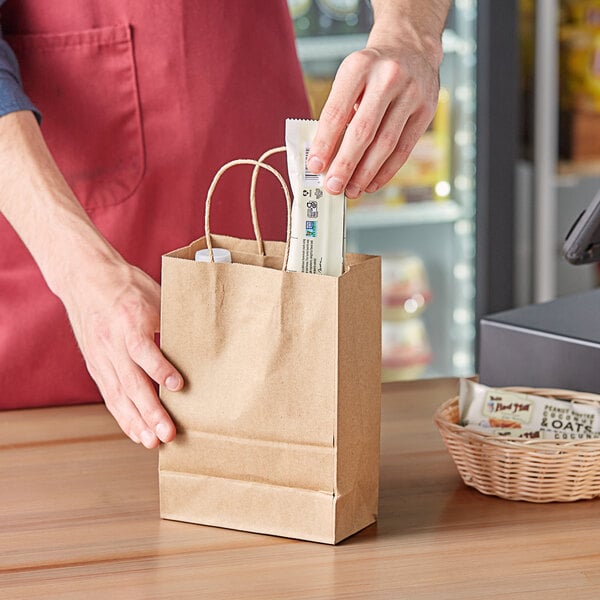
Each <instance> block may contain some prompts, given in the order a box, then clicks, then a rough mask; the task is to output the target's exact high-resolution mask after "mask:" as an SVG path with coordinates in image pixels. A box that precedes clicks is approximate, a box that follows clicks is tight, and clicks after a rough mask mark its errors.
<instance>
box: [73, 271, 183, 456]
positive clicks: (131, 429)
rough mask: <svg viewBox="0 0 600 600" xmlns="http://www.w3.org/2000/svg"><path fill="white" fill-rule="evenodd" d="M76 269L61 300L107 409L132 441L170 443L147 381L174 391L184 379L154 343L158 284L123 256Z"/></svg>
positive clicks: (170, 431)
mask: <svg viewBox="0 0 600 600" xmlns="http://www.w3.org/2000/svg"><path fill="white" fill-rule="evenodd" d="M81 273H83V274H81V275H80V276H79V277H78V278H77V282H73V285H74V287H73V289H71V290H70V291H69V293H68V294H66V295H63V297H62V300H63V302H64V304H65V307H66V309H67V313H68V315H69V319H70V321H71V325H72V327H73V331H74V334H75V337H76V339H77V342H78V343H79V347H80V349H81V352H82V354H83V356H84V358H85V362H86V365H87V368H88V371H89V372H90V375H91V376H92V378H93V379H94V381H95V382H96V384H97V385H98V388H99V390H100V392H101V394H102V396H103V398H104V402H105V403H106V407H107V408H108V410H109V411H110V413H111V414H112V415H113V416H114V418H115V419H116V421H117V423H118V424H119V426H120V427H121V429H122V430H123V431H124V432H125V433H126V434H127V435H128V436H129V437H130V438H131V439H132V440H133V441H134V442H136V443H140V442H141V443H142V444H143V445H144V446H145V447H146V448H155V447H156V446H158V444H159V440H160V441H162V442H169V441H171V440H172V439H173V438H174V437H175V426H174V424H173V421H172V420H171V417H170V416H169V414H168V413H167V411H166V410H165V409H164V407H163V406H162V404H161V402H160V400H159V398H158V396H157V394H156V391H155V388H154V385H153V384H152V380H154V381H156V382H157V383H159V384H161V385H164V386H166V387H167V388H168V389H169V390H172V391H177V390H179V389H181V388H182V386H183V378H182V377H181V375H180V374H179V373H178V372H177V370H176V369H175V367H174V366H173V365H171V363H170V362H169V361H168V360H167V359H166V358H165V357H164V356H163V355H162V353H161V352H160V350H159V348H158V347H157V346H156V344H155V342H154V334H155V332H157V331H158V327H159V315H160V286H159V285H158V284H157V283H156V282H155V281H154V280H153V279H152V278H151V277H149V276H148V275H146V274H145V273H144V272H142V271H141V270H139V269H137V268H136V267H133V266H131V265H129V264H127V263H126V262H124V261H122V260H120V261H117V262H113V263H104V264H102V265H95V266H94V270H93V272H91V273H90V276H89V277H86V275H85V273H84V271H81Z"/></svg>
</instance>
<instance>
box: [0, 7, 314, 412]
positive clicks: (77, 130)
mask: <svg viewBox="0 0 600 600" xmlns="http://www.w3.org/2000/svg"><path fill="white" fill-rule="evenodd" d="M1 14H2V27H3V31H4V34H5V35H6V39H7V40H8V41H9V43H10V44H11V45H12V46H13V48H14V50H15V52H16V54H17V57H18V58H19V63H20V66H21V74H22V78H23V85H24V88H25V91H26V92H27V93H28V94H29V95H30V97H31V99H32V100H33V102H34V103H35V104H36V105H37V106H38V108H39V109H40V110H41V112H42V115H43V122H42V131H43V132H44V136H45V138H46V140H47V142H48V145H49V146H50V149H51V151H52V152H53V154H54V157H55V158H56V161H57V163H58V165H59V167H60V168H61V170H62V172H63V174H64V175H65V176H66V179H67V181H68V182H69V184H70V185H71V187H72V188H73V190H74V191H75V193H76V195H77V197H78V198H79V201H80V202H81V203H82V204H83V206H84V207H85V209H86V210H87V212H88V213H89V214H90V216H91V218H92V219H93V221H94V222H95V224H96V226H97V227H98V228H99V229H100V231H102V233H103V234H104V235H105V236H106V238H107V239H108V240H109V241H110V242H111V243H112V244H113V245H114V246H115V247H116V248H117V249H118V250H119V252H120V253H121V254H122V255H123V256H124V257H125V258H126V259H127V260H128V261H130V262H131V263H133V264H135V265H137V266H139V267H141V268H142V269H143V270H144V271H146V272H147V273H149V274H150V275H152V276H153V277H154V278H155V279H157V280H158V279H159V276H160V256H161V254H163V253H165V252H167V251H169V250H172V249H174V248H177V247H179V246H182V245H185V244H187V243H189V242H190V241H191V240H192V239H194V238H197V237H199V236H200V235H202V226H203V219H204V199H205V196H206V191H207V189H208V186H209V184H210V180H211V178H212V176H213V174H214V173H215V171H216V170H217V169H218V167H220V166H221V165H222V164H223V163H225V162H227V161H229V160H231V159H233V158H248V157H250V158H254V157H257V156H259V155H260V154H261V153H262V152H263V151H264V150H266V149H268V148H271V147H273V146H279V145H281V144H282V143H283V142H284V119H285V118H286V117H307V116H308V114H309V109H308V104H307V101H306V97H305V93H304V86H303V83H302V76H301V71H300V68H299V65H298V61H297V59H296V55H295V50H294V40H293V30H292V26H291V23H290V19H289V15H288V9H287V5H286V2H285V0H261V2H221V1H218V0H212V1H202V2H201V1H200V0H96V1H89V2H82V1H81V0H46V1H44V0H8V1H7V2H6V4H5V5H4V6H3V8H2V13H1ZM273 164H275V165H276V166H278V168H280V169H284V168H285V165H284V162H283V160H282V161H280V162H277V161H274V163H273ZM249 177H250V168H249V167H248V168H244V167H239V168H238V169H237V170H235V169H234V170H232V171H230V172H229V173H228V174H227V175H226V176H225V177H224V178H223V183H222V185H220V187H219V188H218V191H217V196H216V198H215V204H214V211H213V215H212V219H211V223H212V225H213V229H214V231H215V233H227V234H231V235H235V236H238V237H251V236H252V229H251V219H250V213H249V207H248V194H247V190H248V189H249ZM270 179H271V178H267V177H265V178H264V181H262V182H261V184H260V185H259V190H258V191H259V214H260V219H261V229H262V233H263V236H264V237H265V239H282V237H283V235H284V231H285V213H284V202H282V199H281V197H280V196H281V191H280V189H278V185H277V183H276V182H271V181H270ZM261 199H262V200H261ZM47 252H49V253H52V248H48V249H47ZM99 400H100V395H99V392H98V390H97V388H96V386H95V384H94V383H93V381H92V380H91V378H90V377H89V375H88V373H87V371H86V368H85V364H84V361H83V358H82V357H81V355H80V353H79V350H78V348H77V344H76V342H75V340H74V338H73V335H72V333H71V329H70V326H69V323H68V321H67V317H66V313H65V310H64V308H63V307H62V304H61V303H60V301H59V300H58V299H57V298H56V297H55V296H53V295H52V294H51V293H50V292H49V290H48V288H47V287H46V285H45V283H44V281H43V279H42V277H41V275H40V273H39V271H38V269H37V267H36V265H35V264H34V262H33V261H32V259H31V257H30V255H29V253H28V252H27V250H26V249H25V247H24V245H23V244H22V242H21V241H20V240H19V238H18V237H17V235H16V234H15V232H14V231H13V229H12V228H11V227H10V225H9V224H8V223H7V222H6V220H4V218H3V217H2V216H0V408H18V407H31V406H43V405H51V404H73V403H82V402H95V401H99Z"/></svg>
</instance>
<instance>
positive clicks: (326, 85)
mask: <svg viewBox="0 0 600 600" xmlns="http://www.w3.org/2000/svg"><path fill="white" fill-rule="evenodd" d="M304 85H305V87H306V93H307V95H308V100H309V102H310V110H311V113H312V117H313V119H319V117H320V116H321V111H322V110H323V107H324V106H325V102H326V101H327V98H328V97H329V92H331V86H332V85H333V77H315V76H313V75H305V76H304Z"/></svg>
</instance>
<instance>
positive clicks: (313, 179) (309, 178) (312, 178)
mask: <svg viewBox="0 0 600 600" xmlns="http://www.w3.org/2000/svg"><path fill="white" fill-rule="evenodd" d="M309 152H310V146H306V147H305V148H304V183H310V184H313V185H319V184H320V183H321V176H320V175H317V174H316V173H311V172H310V171H309V170H308V167H307V166H306V163H307V162H308V153H309Z"/></svg>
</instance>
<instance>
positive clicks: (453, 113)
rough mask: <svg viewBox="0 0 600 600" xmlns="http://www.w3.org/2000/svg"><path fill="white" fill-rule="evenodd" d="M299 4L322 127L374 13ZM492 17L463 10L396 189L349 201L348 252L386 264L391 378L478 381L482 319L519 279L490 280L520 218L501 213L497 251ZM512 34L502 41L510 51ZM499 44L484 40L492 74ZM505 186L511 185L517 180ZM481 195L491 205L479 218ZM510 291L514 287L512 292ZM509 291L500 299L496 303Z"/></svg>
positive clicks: (465, 0)
mask: <svg viewBox="0 0 600 600" xmlns="http://www.w3.org/2000/svg"><path fill="white" fill-rule="evenodd" d="M509 4H510V3H509ZM289 5H290V10H291V14H292V17H293V18H294V25H295V30H296V34H297V48H298V55H299V58H300V61H301V64H302V67H303V71H304V74H305V80H306V86H307V91H308V93H309V96H310V99H311V106H312V110H313V115H314V117H315V118H318V117H319V114H320V111H321V109H322V107H323V104H324V102H325V100H326V98H327V95H328V93H329V90H330V88H331V84H332V81H333V77H334V75H335V72H336V70H337V68H338V66H339V64H340V62H341V61H342V60H343V59H344V58H345V57H346V56H347V55H348V54H350V53H351V52H353V51H355V50H358V49H361V48H364V46H365V44H366V41H367V35H368V31H369V28H370V26H371V23H372V16H371V12H370V5H369V3H368V2H366V1H365V0H360V1H359V0H337V1H334V0H313V1H308V0H289ZM480 5H482V6H480ZM334 9H337V12H336V10H334ZM494 10H496V9H494V7H493V4H492V3H491V0H487V2H477V1H476V0H456V1H455V2H454V3H453V5H452V8H451V10H450V14H449V16H448V19H447V23H446V29H445V31H444V34H443V47H444V60H443V63H442V66H441V71H440V88H441V89H440V101H439V105H438V110H437V113H436V115H435V117H434V119H433V121H432V124H431V126H430V128H429V129H428V131H427V132H426V133H425V134H424V136H423V138H422V139H421V140H420V141H419V142H418V144H417V146H416V147H415V150H414V151H413V153H412V155H411V157H410V159H409V160H408V161H407V163H406V164H405V165H404V166H403V167H402V169H400V171H399V172H398V174H397V175H396V176H395V177H394V178H393V179H392V181H391V182H390V184H388V185H387V186H386V187H385V188H384V189H383V190H381V191H379V192H378V193H376V194H371V195H367V194H365V195H363V196H362V197H361V199H359V200H358V201H349V202H348V212H347V250H348V251H349V252H364V253H371V254H379V255H381V256H382V278H383V282H382V285H383V302H384V306H383V317H384V324H383V343H384V347H383V361H384V364H383V373H384V379H386V378H387V379H406V378H414V377H423V376H425V377H427V376H446V375H469V374H472V373H473V372H474V371H475V369H476V364H475V363H476V360H475V357H476V351H475V350H476V338H477V331H476V324H477V320H478V317H479V316H481V315H482V314H485V313H486V312H488V309H489V307H490V306H493V307H494V308H496V307H497V306H498V304H502V301H500V303H498V302H496V303H495V304H496V306H494V302H490V290H493V288H494V286H495V285H497V284H496V281H497V280H498V279H500V280H502V281H503V280H504V279H505V276H506V273H509V276H512V275H511V273H512V264H511V265H510V269H509V270H507V269H506V265H503V266H501V267H500V268H499V269H498V268H497V267H498V265H495V266H496V268H495V269H494V272H493V273H492V272H490V267H491V266H492V265H493V264H494V262H495V261H496V260H497V259H498V256H502V257H506V256H510V250H509V245H510V244H511V243H512V237H511V235H507V234H506V229H507V225H508V226H510V224H511V214H512V213H511V210H510V209H509V208H508V207H507V208H506V209H505V210H503V212H502V219H499V220H498V222H499V232H500V233H502V235H503V236H504V237H503V238H502V240H500V241H499V243H497V244H496V247H494V248H492V247H491V246H490V244H491V241H493V240H495V241H496V242H498V240H496V238H495V237H494V236H497V235H498V233H499V232H497V231H494V230H493V228H491V227H490V225H489V217H490V214H492V213H493V212H494V210H497V209H496V208H495V204H494V203H493V202H494V201H493V198H492V196H493V194H492V193H490V190H489V189H487V188H488V187H489V184H490V182H491V181H493V180H494V179H495V178H496V177H497V176H498V175H499V173H498V172H496V171H495V170H494V169H493V168H490V165H494V164H495V158H494V159H492V157H491V154H490V152H491V151H493V146H494V144H496V143H497V140H496V139H492V137H491V133H492V132H491V131H490V127H489V125H488V124H486V126H485V127H484V129H485V131H484V133H485V136H484V139H483V143H482V144H481V145H480V142H481V141H480V140H479V138H478V124H479V120H480V118H481V117H482V116H483V115H485V114H489V113H490V112H492V106H491V105H492V104H493V103H495V102H497V101H498V98H496V97H492V96H491V94H490V89H489V86H487V88H486V90H484V94H483V96H482V97H483V99H485V100H486V101H487V105H485V106H481V107H480V105H479V104H480V97H479V95H478V94H479V90H478V78H479V77H480V72H479V65H478V58H479V51H478V44H477V42H478V35H481V32H482V31H487V30H490V31H491V30H492V29H493V27H492V24H491V19H492V18H493V15H491V14H490V13H493V12H494ZM480 11H481V13H480ZM508 12H509V13H510V10H509V11H508ZM481 15H483V17H484V19H485V22H483V23H482V22H481V21H480V16H481ZM503 18H506V14H505V15H504V17H503ZM505 33H506V32H505ZM513 34H514V32H511V34H509V35H505V36H504V38H503V39H505V40H509V43H510V36H511V35H513ZM492 37H493V36H488V37H487V38H486V39H485V47H484V51H485V55H484V57H483V58H484V63H486V64H488V63H489V62H490V60H489V56H490V54H489V53H490V52H491V50H490V47H489V43H490V39H491V38H492ZM494 52H497V49H494ZM494 57H495V58H494V60H502V57H498V56H497V54H495V55H494ZM494 127H495V125H494ZM494 133H495V132H494ZM510 134H511V130H510V124H509V127H508V133H507V135H510ZM501 135H502V133H501ZM478 150H481V152H482V153H483V155H485V158H483V159H482V157H481V156H479V155H478ZM479 163H481V166H480V164H479ZM511 166H514V165H511ZM479 170H481V172H482V176H483V179H482V181H481V182H479V181H478V176H479V175H478V171H479ZM490 172H492V174H491V175H490ZM500 175H501V177H504V179H505V180H506V182H510V180H511V178H512V174H510V173H509V174H508V175H502V174H500ZM478 195H484V196H485V198H484V199H483V200H482V201H481V203H480V204H481V214H478V210H479V208H478V206H479V203H478V201H476V197H477V196H478ZM507 200H508V201H509V202H510V201H511V200H512V199H507ZM480 225H481V229H482V231H481V232H478V231H477V229H478V226H480ZM482 235H483V236H485V237H482ZM415 265H417V266H415ZM478 270H479V271H481V273H479V272H478ZM424 281H426V284H424V283H423V282H424ZM503 286H504V288H507V287H508V288H510V287H511V284H508V283H506V282H505V281H503ZM479 287H480V288H481V294H478V291H479V290H478V288H479ZM390 290H393V293H389V291H390ZM505 292H506V289H504V292H503V291H502V290H498V298H501V297H502V294H503V293H505ZM501 308H509V306H501Z"/></svg>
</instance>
